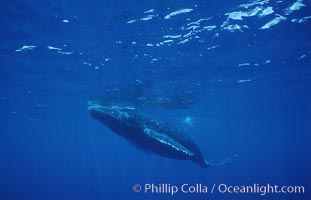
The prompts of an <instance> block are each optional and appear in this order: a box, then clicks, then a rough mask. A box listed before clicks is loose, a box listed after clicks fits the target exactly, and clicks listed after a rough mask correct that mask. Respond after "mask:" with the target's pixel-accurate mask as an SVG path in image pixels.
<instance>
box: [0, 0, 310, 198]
mask: <svg viewBox="0 0 311 200" xmlns="http://www.w3.org/2000/svg"><path fill="white" fill-rule="evenodd" d="M294 2H295V1H283V2H282V3H276V1H270V2H269V3H268V4H267V5H266V4H265V6H266V7H267V6H268V5H270V6H273V8H274V13H273V14H271V15H269V16H265V17H261V18H260V17H257V16H255V17H245V18H243V20H242V21H241V20H236V21H234V20H233V21H231V22H237V23H239V24H242V25H243V24H246V25H247V26H248V28H244V29H243V30H242V31H240V30H236V31H235V32H231V31H228V30H224V29H222V28H221V25H222V23H223V22H224V21H225V20H226V18H227V16H225V15H224V14H225V13H229V12H234V11H237V10H241V8H239V7H238V6H239V5H240V4H242V3H247V2H246V1H242V0H241V1H226V2H220V1H208V2H207V1H202V0H200V1H199V0H197V1H172V0H169V1H167V0H160V1H140V0H130V1H112V0H105V1H51V0H49V1H31V0H25V1H1V4H0V24H1V26H0V38H1V45H0V199H3V200H11V199H12V200H13V199H14V200H15V199H33V200H37V199H38V200H39V199H40V200H41V199H46V200H48V199H51V200H52V199H53V200H54V199H103V200H104V199H208V198H209V199H309V198H308V197H310V168H311V165H310V163H311V162H310V152H311V149H310V139H311V138H310V133H311V127H310V124H311V105H310V102H311V68H310V67H311V65H310V64H311V62H310V56H311V54H310V53H311V51H310V47H311V42H310V41H311V40H310V33H311V29H310V21H311V20H306V21H305V22H302V23H297V22H294V21H295V20H293V19H298V20H299V19H301V18H303V17H307V16H310V15H311V11H310V5H311V2H310V1H303V4H305V6H303V7H302V8H301V9H299V10H297V11H295V12H293V13H291V14H288V15H286V18H287V19H286V20H283V21H282V22H280V23H279V24H277V25H275V26H271V27H270V28H269V29H264V30H261V29H260V27H262V26H263V25H264V24H266V23H267V22H269V21H270V20H272V19H273V18H275V17H276V16H277V15H275V14H280V15H282V16H285V14H284V13H285V11H284V10H286V8H288V7H289V6H290V5H292V4H293V3H294ZM196 5H197V6H196ZM183 8H192V9H194V10H193V11H192V12H189V13H184V14H180V15H176V16H174V17H172V18H171V19H168V20H165V19H164V16H166V15H167V14H168V13H171V12H173V11H175V10H179V9H183ZM150 9H154V10H155V11H154V13H153V14H155V15H156V16H155V17H154V18H153V19H151V20H148V21H144V20H139V19H141V18H143V17H144V16H146V15H148V14H145V13H144V12H145V11H147V10H150ZM211 16H213V18H212V19H210V21H207V22H206V24H209V25H216V26H217V28H215V29H214V30H212V31H202V32H201V33H198V34H197V36H198V37H199V38H195V37H194V36H193V37H192V39H191V40H190V41H189V42H187V43H185V44H177V42H178V41H177V40H178V39H176V42H175V40H174V42H173V43H172V44H171V45H166V44H164V45H159V46H156V45H155V46H147V44H149V43H150V44H156V43H159V42H161V41H164V40H166V39H164V38H163V36H164V35H178V34H182V35H184V34H186V33H187V31H185V28H187V27H186V26H185V24H187V23H190V22H193V21H196V20H198V19H201V18H207V17H211ZM133 19H138V20H137V21H136V22H134V23H130V24H128V23H127V22H128V21H130V20H133ZM63 20H68V22H69V23H66V21H65V22H63ZM292 21H293V22H292ZM183 26H184V28H182V27H183ZM23 45H34V46H36V48H34V49H32V50H22V51H16V50H17V49H19V48H21V47H22V46H23ZM64 45H66V46H64ZM215 45H216V48H212V49H208V48H209V47H212V46H215ZM48 46H53V47H57V48H61V49H62V51H60V50H55V49H54V50H53V49H52V50H51V49H48V48H47V47H48ZM61 52H72V53H70V54H62V53H61ZM152 59H157V60H153V61H152ZM243 63H249V64H247V65H244V66H241V65H240V66H239V64H243ZM241 80H242V81H241ZM107 88H123V89H122V91H124V93H123V92H121V94H124V95H123V96H122V95H121V96H120V95H115V96H114V94H115V93H109V94H110V95H111V96H108V95H107V93H108V92H107V91H108V89H107ZM185 90H187V91H191V92H192V93H191V95H189V93H187V94H188V96H187V95H181V96H182V97H185V98H182V100H181V101H179V100H176V99H174V100H172V101H171V102H170V101H168V104H165V106H163V104H160V103H159V102H158V101H157V100H158V99H156V98H153V96H154V97H157V95H158V96H160V97H161V96H166V95H168V94H173V96H174V94H176V95H178V94H184V93H183V92H184V91H185ZM137 93H138V95H137ZM155 93H156V94H157V95H155ZM135 95H136V96H135ZM137 96H138V97H140V98H142V97H145V98H146V100H143V103H142V102H141V101H137ZM179 97H180V96H179ZM99 98H106V99H105V101H109V100H111V101H112V100H113V101H118V103H120V102H122V101H124V102H125V103H128V101H130V103H132V104H135V106H137V107H140V112H142V113H144V114H147V115H149V116H151V117H155V118H158V119H162V120H165V121H169V122H171V123H173V124H175V125H176V126H180V127H183V128H185V129H187V130H188V131H189V132H190V133H191V134H192V135H193V136H194V137H195V138H196V139H197V141H198V144H199V145H200V147H201V149H202V152H203V153H204V154H205V155H206V156H207V158H208V159H209V160H212V161H219V160H222V159H223V158H226V157H228V156H230V155H232V154H238V155H239V158H238V159H237V160H236V161H235V162H233V163H231V164H230V165H225V166H222V167H215V168H210V169H204V168H201V167H199V166H197V165H195V164H193V163H191V162H190V161H178V160H172V159H167V158H162V157H160V156H157V155H155V154H150V153H146V152H144V151H142V150H139V149H137V148H135V147H134V146H133V145H131V144H129V142H127V141H126V140H124V139H123V138H121V137H119V136H117V135H116V134H114V133H113V132H112V131H110V130H109V129H108V128H106V127H105V126H103V125H102V124H100V123H98V122H97V121H96V120H94V119H92V118H91V117H90V116H89V113H88V110H87V106H88V100H90V99H99ZM107 98H108V99H107ZM187 98H190V99H192V100H193V101H191V102H192V103H190V104H186V105H184V104H183V102H184V101H185V99H187ZM125 99H126V101H125ZM124 102H123V103H124ZM186 119H188V121H187V120H186ZM185 120H186V121H185ZM136 183H138V184H142V185H143V184H145V183H155V184H160V183H169V184H172V185H174V184H175V185H180V184H183V183H189V184H196V183H203V184H205V185H207V186H211V185H212V184H214V183H215V184H220V183H225V184H228V185H253V184H254V183H258V184H262V185H265V184H267V183H270V184H276V185H281V186H282V185H303V186H304V187H305V194H287V195H284V194H267V195H265V196H260V195H259V194H240V195H238V194H192V195H186V194H182V193H178V194H176V195H174V196H170V195H169V194H143V193H139V194H138V193H135V192H133V190H132V186H133V185H134V184H136Z"/></svg>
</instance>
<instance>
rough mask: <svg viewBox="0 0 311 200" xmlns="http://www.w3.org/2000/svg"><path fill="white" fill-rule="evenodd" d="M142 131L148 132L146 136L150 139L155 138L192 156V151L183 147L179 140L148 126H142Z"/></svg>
mask: <svg viewBox="0 0 311 200" xmlns="http://www.w3.org/2000/svg"><path fill="white" fill-rule="evenodd" d="M144 132H145V133H146V134H148V136H149V137H150V138H152V139H155V140H157V141H158V142H160V143H162V144H164V145H167V146H169V147H171V148H173V149H175V150H177V151H180V152H183V153H185V154H187V155H188V156H193V155H194V153H193V152H191V151H190V150H189V149H187V148H186V147H184V146H183V145H182V144H180V143H179V142H177V141H176V140H175V139H174V138H172V137H169V136H167V135H165V134H161V133H159V132H157V131H154V130H152V129H150V128H144Z"/></svg>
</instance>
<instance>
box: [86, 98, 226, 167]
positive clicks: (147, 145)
mask: <svg viewBox="0 0 311 200" xmlns="http://www.w3.org/2000/svg"><path fill="white" fill-rule="evenodd" d="M88 110H89V111H90V114H91V116H92V117H93V118H95V119H97V120H99V121H100V122H102V123H103V124H105V125H106V126H107V127H109V128H110V129H111V130H112V131H113V132H115V133H117V134H119V135H120V136H122V137H124V138H126V139H127V140H129V141H131V142H132V143H134V144H135V145H137V146H138V147H141V148H142V149H144V150H145V151H148V152H153V153H156V154H158V155H160V156H163V157H168V158H174V159H178V160H191V161H193V162H194V163H197V164H198V165H200V166H202V167H210V166H214V165H213V164H211V163H210V162H208V161H207V160H206V159H205V158H204V156H203V154H202V152H201V150H200V148H199V146H198V145H197V143H196V141H195V140H194V138H193V137H192V136H191V135H190V134H188V133H187V132H185V131H183V130H181V129H179V128H177V127H175V126H173V125H170V124H168V123H165V122H161V121H158V120H155V119H152V118H149V117H146V116H143V115H140V114H138V113H137V112H135V110H133V109H122V108H117V107H111V106H108V107H106V106H103V105H100V104H96V103H91V104H89V107H88ZM224 163H225V162H222V163H220V164H218V165H222V164H224Z"/></svg>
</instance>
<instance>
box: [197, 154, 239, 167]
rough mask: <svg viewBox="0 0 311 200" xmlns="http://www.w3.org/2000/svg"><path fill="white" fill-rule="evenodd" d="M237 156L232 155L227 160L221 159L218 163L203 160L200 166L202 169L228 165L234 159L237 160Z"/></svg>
mask: <svg viewBox="0 0 311 200" xmlns="http://www.w3.org/2000/svg"><path fill="white" fill-rule="evenodd" d="M237 157H238V155H237V154H234V155H232V156H230V157H228V158H225V159H223V160H222V161H220V162H210V161H207V160H204V163H203V164H202V166H203V167H206V168H207V167H220V166H223V165H226V164H229V163H232V162H233V161H234V160H235V159H237Z"/></svg>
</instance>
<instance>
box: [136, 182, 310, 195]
mask: <svg viewBox="0 0 311 200" xmlns="http://www.w3.org/2000/svg"><path fill="white" fill-rule="evenodd" d="M133 191H134V192H137V193H138V192H142V193H145V194H169V195H174V194H177V193H184V194H214V193H219V194H226V193H227V194H257V195H261V196H264V195H267V194H304V192H305V187H304V186H298V185H296V186H293V185H282V186H280V185H275V184H270V183H268V184H265V185H260V184H256V183H255V184H252V185H228V184H224V183H221V184H212V185H208V184H203V183H196V184H188V183H184V184H181V185H174V184H169V183H160V184H155V183H146V184H142V185H140V184H135V185H134V186H133Z"/></svg>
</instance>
